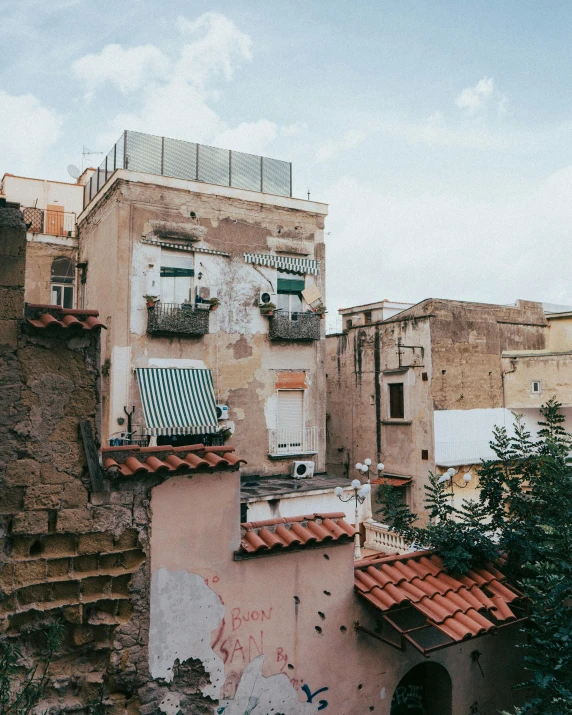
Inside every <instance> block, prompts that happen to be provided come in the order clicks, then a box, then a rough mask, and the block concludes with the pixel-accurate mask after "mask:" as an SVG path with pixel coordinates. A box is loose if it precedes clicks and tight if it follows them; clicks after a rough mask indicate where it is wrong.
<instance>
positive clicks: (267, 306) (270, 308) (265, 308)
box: [260, 303, 276, 318]
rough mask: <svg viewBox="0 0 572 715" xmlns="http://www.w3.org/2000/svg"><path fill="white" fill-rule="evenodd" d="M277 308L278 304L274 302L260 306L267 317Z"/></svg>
mask: <svg viewBox="0 0 572 715" xmlns="http://www.w3.org/2000/svg"><path fill="white" fill-rule="evenodd" d="M275 310H276V306H275V305H274V303H264V305H261V306H260V312H261V313H262V315H265V316H266V317H267V318H271V317H272V316H273V315H274V311H275Z"/></svg>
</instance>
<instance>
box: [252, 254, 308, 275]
mask: <svg viewBox="0 0 572 715" xmlns="http://www.w3.org/2000/svg"><path fill="white" fill-rule="evenodd" d="M244 260H245V261H246V262H247V263H256V264H257V265H259V266H273V267H274V268H280V270H282V271H287V272H288V273H313V274H314V275H315V276H317V275H318V273H319V272H320V261H314V260H313V259H311V258H291V257H290V256H275V255H272V254H271V253H245V254H244Z"/></svg>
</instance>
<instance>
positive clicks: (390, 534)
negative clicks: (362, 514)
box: [364, 521, 409, 554]
mask: <svg viewBox="0 0 572 715" xmlns="http://www.w3.org/2000/svg"><path fill="white" fill-rule="evenodd" d="M364 527H365V542H364V548H365V549H373V550H374V551H381V552H383V553H387V554H404V553H406V552H407V551H409V546H408V545H407V544H406V543H405V541H404V540H403V537H402V536H400V535H399V534H396V533H395V532H394V531H391V530H390V529H389V527H387V526H385V524H380V523H379V522H377V521H365V522H364Z"/></svg>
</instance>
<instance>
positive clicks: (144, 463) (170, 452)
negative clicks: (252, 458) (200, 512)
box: [101, 444, 246, 477]
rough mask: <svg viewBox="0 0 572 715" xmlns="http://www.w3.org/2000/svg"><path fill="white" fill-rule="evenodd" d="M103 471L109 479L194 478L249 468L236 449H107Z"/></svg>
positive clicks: (134, 447)
mask: <svg viewBox="0 0 572 715" xmlns="http://www.w3.org/2000/svg"><path fill="white" fill-rule="evenodd" d="M101 453H102V456H103V468H104V469H105V471H106V472H107V473H108V475H117V476H122V477H134V476H136V475H146V474H158V475H159V474H163V475H167V474H169V475H171V474H192V473H193V472H223V471H228V470H235V469H238V468H239V467H240V465H241V464H246V460H245V459H241V458H240V457H237V456H236V455H235V454H234V447H229V446H223V447H205V446H204V444H194V445H192V446H189V447H170V446H166V447H138V446H136V445H134V446H127V447H103V449H102V450H101Z"/></svg>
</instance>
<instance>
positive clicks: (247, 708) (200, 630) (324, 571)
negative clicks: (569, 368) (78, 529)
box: [149, 473, 522, 715]
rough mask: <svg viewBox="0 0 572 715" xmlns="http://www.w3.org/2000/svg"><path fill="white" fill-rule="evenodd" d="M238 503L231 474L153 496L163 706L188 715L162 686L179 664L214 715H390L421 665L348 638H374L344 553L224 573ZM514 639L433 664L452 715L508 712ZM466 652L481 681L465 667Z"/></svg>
mask: <svg viewBox="0 0 572 715" xmlns="http://www.w3.org/2000/svg"><path fill="white" fill-rule="evenodd" d="M238 497H239V476H238V474H236V473H226V474H224V473H223V474H212V475H209V474H198V475H196V476H193V477H192V479H188V478H184V477H173V478H171V479H169V480H168V481H167V482H165V483H163V484H161V485H159V486H157V487H156V488H155V489H154V490H153V493H152V498H151V509H152V514H153V518H152V536H151V571H152V583H153V586H152V596H151V624H150V646H149V657H150V668H151V672H152V673H153V672H156V673H158V674H160V675H161V676H162V678H163V680H162V681H161V682H162V683H164V685H163V687H166V688H167V689H168V691H164V697H165V698H167V692H168V693H169V698H170V699H171V700H174V701H175V702H177V701H178V699H181V702H182V703H183V707H182V708H181V712H182V713H184V714H185V715H186V713H189V714H190V713H193V714H194V713H195V710H193V709H188V708H187V709H186V708H185V706H184V703H185V700H184V698H185V695H184V693H182V692H181V691H180V688H179V687H178V684H177V682H176V681H175V679H173V680H170V676H169V673H170V670H169V669H172V668H175V669H176V668H178V667H180V666H181V665H184V664H185V663H186V662H187V661H185V662H184V663H182V664H181V663H178V659H180V658H181V657H183V658H185V657H186V658H188V659H189V661H188V662H191V663H192V664H194V665H193V667H199V666H200V667H201V668H202V669H204V672H205V675H206V677H205V679H204V681H203V684H202V686H201V692H202V693H203V697H204V698H205V702H210V703H211V705H210V707H211V710H210V712H212V713H217V715H229V713H230V715H243V714H244V713H247V712H251V713H252V715H257V714H259V715H269V714H270V713H273V712H274V713H283V714H284V715H297V714H298V713H315V712H322V711H324V712H325V713H332V714H333V715H363V713H366V712H374V713H378V714H379V715H389V712H390V705H391V698H392V696H393V692H394V690H395V688H396V686H397V685H398V682H399V680H400V678H401V677H402V676H403V675H405V673H407V671H408V670H409V669H410V668H412V667H413V666H414V665H416V664H418V663H422V662H424V661H425V658H424V657H423V655H422V654H421V653H419V652H417V651H415V650H413V649H412V648H411V647H410V646H408V647H407V650H406V652H405V653H402V652H400V651H398V650H395V649H392V648H391V647H389V646H387V645H385V644H384V643H381V642H380V641H377V640H375V639H373V638H371V637H370V636H368V635H366V634H363V633H359V632H357V631H355V630H354V628H353V624H354V623H355V622H356V621H359V622H360V623H361V624H362V625H364V626H366V627H368V628H371V629H375V628H376V626H377V615H376V612H375V610H372V609H370V607H369V605H368V604H365V603H362V602H361V601H358V600H357V597H356V596H355V594H354V590H353V560H352V544H343V545H337V546H332V547H329V548H319V549H314V550H307V551H302V552H297V553H284V554H281V555H272V556H265V557H259V558H251V559H246V560H240V561H234V560H233V551H234V550H235V549H236V548H237V547H238V544H239V535H240V534H239V520H238V509H239V498H238ZM190 545H192V547H191V548H190ZM201 581H202V583H201ZM517 638H518V629H514V630H513V631H512V632H509V631H505V632H502V633H499V635H497V636H495V637H485V638H481V639H479V641H478V645H477V643H476V642H470V641H469V642H468V643H464V644H462V645H458V646H454V647H451V648H447V649H444V650H441V651H437V652H436V653H434V654H433V655H431V661H434V662H437V663H441V664H443V665H444V666H445V667H446V668H447V670H448V671H449V673H450V675H451V677H452V680H453V713H455V715H458V714H464V713H466V714H467V715H469V713H470V712H471V709H470V708H471V706H472V705H474V704H475V703H477V705H478V712H481V713H491V715H492V713H494V712H497V710H500V709H502V708H503V707H508V706H509V705H510V704H511V700H512V698H513V693H512V692H511V691H510V687H511V684H512V683H515V682H517V681H518V679H519V678H521V677H522V673H521V672H519V663H518V657H520V651H518V650H516V651H515V650H514V644H515V640H516V639H517ZM476 647H478V650H479V651H480V652H481V653H482V656H481V659H480V662H481V665H482V666H483V669H484V671H485V674H486V678H485V679H483V677H482V675H481V673H480V671H479V669H478V667H477V666H476V664H475V663H474V662H473V661H472V660H471V658H470V653H471V651H472V650H474V649H475V648H476ZM515 653H516V654H517V658H516V659H515ZM155 668H157V670H155ZM211 698H212V700H210V699H211ZM207 699H208V700H207ZM169 707H170V706H169ZM162 712H165V713H168V712H170V711H169V710H168V709H167V706H165V708H164V709H163V710H162Z"/></svg>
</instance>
